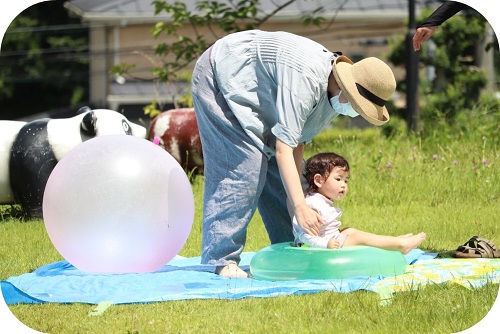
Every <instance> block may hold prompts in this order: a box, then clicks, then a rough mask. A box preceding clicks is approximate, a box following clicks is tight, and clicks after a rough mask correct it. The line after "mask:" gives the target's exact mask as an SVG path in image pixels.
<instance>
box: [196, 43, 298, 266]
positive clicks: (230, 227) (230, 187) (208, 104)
mask: <svg viewBox="0 0 500 334" xmlns="http://www.w3.org/2000/svg"><path fill="white" fill-rule="evenodd" d="M192 94H193V103H194V109H195V112H196V119H197V122H198V127H199V131H200V137H201V143H202V147H203V159H204V165H205V169H204V177H205V181H204V182H205V188H204V197H203V227H202V258H201V262H202V263H203V264H213V265H216V266H223V265H227V264H229V263H236V264H238V263H239V262H240V254H241V252H242V251H243V248H244V246H245V242H246V237H247V228H248V224H249V222H250V220H251V219H252V217H253V215H254V213H255V211H256V209H257V208H258V209H259V213H260V214H261V216H262V219H263V221H264V225H265V228H266V230H267V233H268V235H269V239H270V242H271V243H278V242H285V241H293V233H292V223H291V217H290V215H289V214H288V210H287V207H286V193H285V189H284V187H283V184H282V182H281V177H280V173H279V170H278V165H277V163H276V159H275V158H274V157H272V158H271V159H269V160H268V158H267V157H266V156H265V155H264V154H263V153H262V151H260V150H259V149H258V148H257V147H256V145H255V144H254V143H253V141H252V139H251V138H250V137H249V136H248V135H247V134H246V133H245V131H244V130H243V128H242V127H241V126H240V124H239V123H238V120H237V119H236V117H235V116H234V114H233V113H232V111H231V110H230V108H229V107H228V105H227V103H226V101H225V99H224V97H223V96H222V94H221V92H220V91H219V89H218V86H217V82H216V80H215V78H214V74H213V69H212V66H211V64H210V49H209V50H207V51H206V52H205V53H204V54H203V55H202V56H201V57H200V59H199V60H198V62H197V63H196V66H195V69H194V71H193V78H192Z"/></svg>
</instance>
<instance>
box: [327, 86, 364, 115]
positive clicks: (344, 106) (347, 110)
mask: <svg viewBox="0 0 500 334" xmlns="http://www.w3.org/2000/svg"><path fill="white" fill-rule="evenodd" d="M341 93H342V91H340V92H339V94H338V95H335V96H334V97H332V98H331V99H330V104H331V105H332V108H333V110H335V112H337V113H339V114H341V115H344V116H349V117H356V116H359V114H358V113H357V112H356V111H355V110H354V109H353V108H352V106H351V104H350V103H349V102H346V103H341V102H340V101H339V98H340V94H341Z"/></svg>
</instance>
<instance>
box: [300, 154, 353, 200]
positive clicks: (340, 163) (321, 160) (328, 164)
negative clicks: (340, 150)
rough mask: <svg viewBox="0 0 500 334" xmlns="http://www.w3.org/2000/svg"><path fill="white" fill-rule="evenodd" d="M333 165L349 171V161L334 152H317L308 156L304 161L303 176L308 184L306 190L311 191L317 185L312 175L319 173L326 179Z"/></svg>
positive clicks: (314, 189) (315, 188)
mask: <svg viewBox="0 0 500 334" xmlns="http://www.w3.org/2000/svg"><path fill="white" fill-rule="evenodd" d="M335 167H339V168H341V169H343V170H345V171H346V172H348V171H349V163H348V162H347V160H346V159H345V158H344V157H342V156H340V155H338V154H336V153H333V152H326V153H318V154H316V155H313V156H312V157H310V158H309V159H308V160H307V162H306V167H305V171H304V177H305V178H306V180H307V184H308V185H309V188H308V189H307V191H308V192H311V191H316V190H317V189H318V187H317V186H316V184H315V183H314V175H316V174H319V175H321V176H323V177H324V178H325V179H327V178H328V176H329V175H330V173H331V172H332V170H333V169H334V168H335Z"/></svg>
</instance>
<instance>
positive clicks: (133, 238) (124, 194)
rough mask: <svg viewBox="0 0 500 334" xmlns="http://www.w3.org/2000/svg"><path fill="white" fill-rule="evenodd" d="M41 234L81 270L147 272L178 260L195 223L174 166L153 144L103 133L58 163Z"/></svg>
mask: <svg viewBox="0 0 500 334" xmlns="http://www.w3.org/2000/svg"><path fill="white" fill-rule="evenodd" d="M43 217H44V223H45V228H46V230H47V233H48V235H49V237H50V240H51V241H52V243H53V245H54V246H55V248H56V249H57V251H58V252H59V253H60V254H61V255H62V256H63V257H64V258H65V259H66V260H67V261H68V262H69V263H71V264H72V265H73V266H75V267H76V268H78V269H80V270H82V271H86V272H99V273H132V272H137V273H139V272H152V271H155V270H157V269H159V268H161V267H162V266H164V265H165V264H167V263H168V262H169V261H170V260H171V259H172V258H174V257H175V255H177V253H178V252H179V251H180V250H181V248H182V247H183V246H184V244H185V243H186V241H187V238H188V236H189V233H190V232H191V228H192V224H193V218H194V197H193V192H192V189H191V184H190V182H189V179H188V177H187V175H186V173H185V172H184V170H183V169H182V167H181V166H180V165H179V163H178V162H177V161H176V160H175V159H174V158H173V157H172V156H171V155H170V154H169V153H167V152H166V151H165V150H164V149H163V148H161V147H159V146H157V145H154V144H153V143H152V142H150V141H148V140H146V139H142V138H138V137H133V136H127V135H106V136H101V137H96V138H93V139H90V140H87V141H85V142H83V143H82V144H80V145H78V146H76V147H75V148H74V149H72V150H71V151H70V152H69V153H68V154H67V155H66V156H64V158H63V159H62V160H61V161H59V163H58V164H57V165H56V167H55V168H54V170H53V171H52V173H51V174H50V177H49V180H48V181H47V185H46V188H45V192H44V197H43Z"/></svg>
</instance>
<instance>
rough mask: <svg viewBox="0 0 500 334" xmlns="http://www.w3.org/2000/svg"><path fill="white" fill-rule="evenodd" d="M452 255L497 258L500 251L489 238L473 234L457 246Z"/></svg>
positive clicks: (499, 255)
mask: <svg viewBox="0 0 500 334" xmlns="http://www.w3.org/2000/svg"><path fill="white" fill-rule="evenodd" d="M453 256H455V257H459V258H498V257H500V251H499V250H498V249H497V247H496V245H495V244H494V243H493V242H492V241H491V240H487V239H484V238H479V237H478V236H473V237H472V238H470V239H469V241H467V242H466V243H465V244H463V245H462V246H459V247H458V248H457V250H456V251H455V252H454V253H453Z"/></svg>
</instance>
